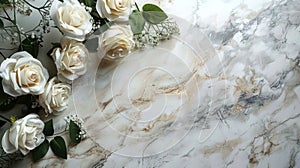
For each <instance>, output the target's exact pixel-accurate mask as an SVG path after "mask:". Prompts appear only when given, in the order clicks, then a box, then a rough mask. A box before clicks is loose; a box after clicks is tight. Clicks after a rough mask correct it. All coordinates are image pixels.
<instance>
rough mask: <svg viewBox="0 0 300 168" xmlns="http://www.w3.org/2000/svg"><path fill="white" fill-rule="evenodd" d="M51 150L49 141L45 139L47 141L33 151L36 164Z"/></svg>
mask: <svg viewBox="0 0 300 168" xmlns="http://www.w3.org/2000/svg"><path fill="white" fill-rule="evenodd" d="M48 150H49V141H48V140H47V139H45V141H44V142H43V143H42V144H40V145H39V146H38V147H36V148H35V149H33V150H32V160H33V161H34V162H36V161H38V160H40V159H42V158H43V157H44V156H45V155H46V154H47V152H48Z"/></svg>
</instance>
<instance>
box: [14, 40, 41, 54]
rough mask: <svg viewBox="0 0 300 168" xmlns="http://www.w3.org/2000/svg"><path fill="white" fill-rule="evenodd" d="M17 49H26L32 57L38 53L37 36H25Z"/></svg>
mask: <svg viewBox="0 0 300 168" xmlns="http://www.w3.org/2000/svg"><path fill="white" fill-rule="evenodd" d="M19 50H22V51H27V52H28V53H30V54H31V55H32V56H33V57H34V58H36V57H37V56H38V54H39V41H38V39H37V38H31V37H27V38H26V39H24V40H23V41H22V44H21V45H20V47H19Z"/></svg>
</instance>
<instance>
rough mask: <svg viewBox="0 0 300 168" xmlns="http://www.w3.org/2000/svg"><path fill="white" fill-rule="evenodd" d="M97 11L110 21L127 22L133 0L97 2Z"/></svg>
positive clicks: (99, 0) (98, 0)
mask: <svg viewBox="0 0 300 168" xmlns="http://www.w3.org/2000/svg"><path fill="white" fill-rule="evenodd" d="M96 10H97V12H98V13H99V15H100V16H101V17H102V18H107V19H108V20H109V21H127V20H128V17H129V15H130V11H131V0H97V4H96Z"/></svg>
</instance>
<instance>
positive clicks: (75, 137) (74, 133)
mask: <svg viewBox="0 0 300 168" xmlns="http://www.w3.org/2000/svg"><path fill="white" fill-rule="evenodd" d="M80 131H81V130H80V127H79V126H78V125H77V124H76V123H75V122H74V121H72V120H71V121H70V125H69V134H70V139H71V142H72V143H75V144H78V143H79V142H80V141H81V137H80Z"/></svg>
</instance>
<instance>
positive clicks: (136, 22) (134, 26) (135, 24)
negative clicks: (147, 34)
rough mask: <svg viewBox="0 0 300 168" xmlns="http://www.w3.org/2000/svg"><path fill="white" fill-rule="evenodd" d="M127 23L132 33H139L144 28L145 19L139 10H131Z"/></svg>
mask: <svg viewBox="0 0 300 168" xmlns="http://www.w3.org/2000/svg"><path fill="white" fill-rule="evenodd" d="M129 25H130V28H131V31H132V33H133V34H140V33H142V31H143V30H144V26H145V19H144V18H143V16H142V13H141V12H133V13H131V15H130V16H129Z"/></svg>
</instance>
